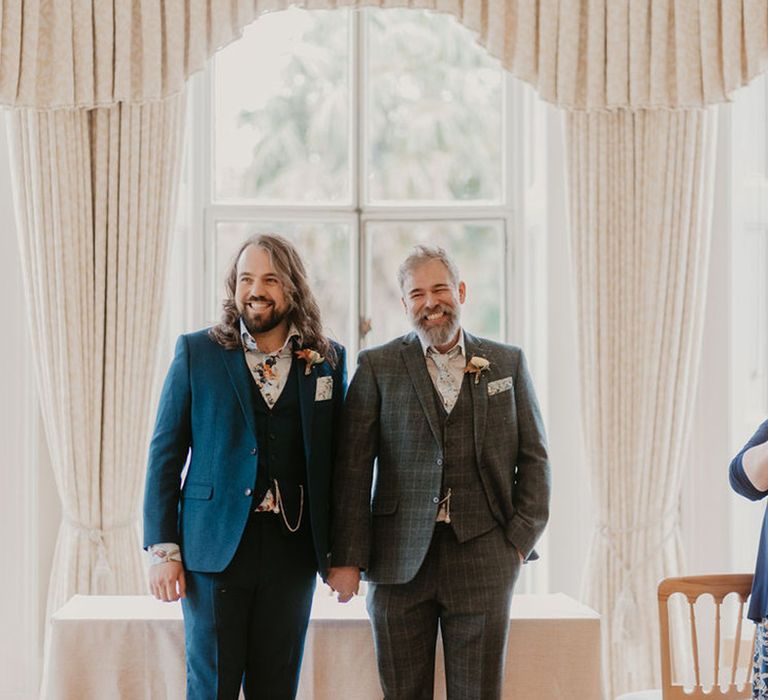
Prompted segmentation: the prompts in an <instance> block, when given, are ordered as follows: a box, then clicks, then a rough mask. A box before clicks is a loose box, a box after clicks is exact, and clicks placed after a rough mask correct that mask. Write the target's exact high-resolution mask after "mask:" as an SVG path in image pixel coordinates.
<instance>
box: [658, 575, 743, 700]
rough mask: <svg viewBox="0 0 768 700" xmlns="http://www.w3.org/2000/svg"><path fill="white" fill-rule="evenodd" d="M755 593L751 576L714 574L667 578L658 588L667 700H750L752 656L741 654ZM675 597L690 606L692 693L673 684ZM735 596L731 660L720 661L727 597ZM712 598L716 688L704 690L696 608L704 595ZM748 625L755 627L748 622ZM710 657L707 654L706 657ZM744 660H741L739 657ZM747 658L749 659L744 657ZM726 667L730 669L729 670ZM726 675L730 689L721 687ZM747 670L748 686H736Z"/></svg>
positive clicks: (665, 696) (663, 694)
mask: <svg viewBox="0 0 768 700" xmlns="http://www.w3.org/2000/svg"><path fill="white" fill-rule="evenodd" d="M751 590H752V574H712V575H705V576H680V577H675V578H666V579H664V580H663V581H662V582H661V583H660V584H659V588H658V598H659V629H660V636H661V687H662V696H663V698H664V700H698V699H701V700H704V699H706V700H712V698H720V699H725V698H727V699H728V700H737V699H741V698H751V697H752V689H751V679H752V654H751V652H750V653H742V654H740V649H741V647H742V644H741V635H742V623H743V621H744V612H745V604H746V602H747V598H748V597H749V594H750V591H751ZM675 593H681V594H683V596H684V597H685V600H686V601H687V604H688V617H689V627H690V629H689V632H690V642H691V652H692V654H691V655H692V660H693V677H694V678H695V685H694V687H693V689H692V690H690V689H689V690H688V691H687V692H686V689H685V688H684V686H683V685H679V684H676V685H673V683H672V654H671V642H670V634H669V632H670V626H669V612H670V611H669V599H670V596H672V595H673V594H675ZM730 593H735V594H736V597H737V600H738V614H737V617H736V622H735V626H736V629H735V630H734V634H733V645H732V646H733V650H732V653H727V654H725V656H728V657H730V658H721V650H722V649H723V646H724V645H723V644H722V639H723V636H722V630H721V626H722V606H723V600H724V599H725V597H726V596H727V595H728V594H730ZM707 594H708V595H711V596H712V598H713V599H714V605H713V610H714V620H713V621H712V622H713V624H714V649H712V651H713V655H712V657H713V660H714V669H713V673H714V675H713V678H714V685H713V687H711V688H708V689H705V688H704V686H703V685H702V671H703V668H702V666H701V664H700V659H701V658H702V656H703V655H702V653H701V652H702V649H701V648H700V647H699V638H700V635H699V633H698V631H697V620H696V610H695V607H694V604H695V603H696V601H697V599H698V598H699V597H700V596H702V595H707ZM747 624H752V623H751V622H750V621H747ZM750 649H754V634H753V636H752V646H751V647H750ZM706 656H708V654H707V655H706ZM740 656H741V657H742V658H739V657H740ZM745 656H746V657H747V658H746V659H745V658H744V657H745ZM726 664H727V666H726ZM725 669H728V671H727V680H728V685H727V687H723V686H721V685H720V683H719V682H718V681H722V678H723V671H724V670H725ZM739 669H746V677H745V682H743V684H742V685H741V686H738V685H737V678H736V675H737V671H738V670H739Z"/></svg>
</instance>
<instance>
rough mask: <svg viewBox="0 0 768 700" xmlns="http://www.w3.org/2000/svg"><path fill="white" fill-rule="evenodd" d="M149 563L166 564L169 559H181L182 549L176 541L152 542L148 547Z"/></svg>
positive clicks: (151, 564) (152, 564)
mask: <svg viewBox="0 0 768 700" xmlns="http://www.w3.org/2000/svg"><path fill="white" fill-rule="evenodd" d="M147 552H148V554H149V565H150V566H154V565H155V564H164V563H165V562H167V561H179V562H180V561H181V549H180V548H179V545H177V544H175V543H174V542H162V543H160V544H151V545H149V547H148V548H147Z"/></svg>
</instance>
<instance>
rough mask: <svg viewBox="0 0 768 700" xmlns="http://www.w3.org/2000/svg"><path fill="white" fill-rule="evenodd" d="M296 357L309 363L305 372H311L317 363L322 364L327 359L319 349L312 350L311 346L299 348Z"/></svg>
mask: <svg viewBox="0 0 768 700" xmlns="http://www.w3.org/2000/svg"><path fill="white" fill-rule="evenodd" d="M296 357H298V358H300V359H302V360H304V362H306V363H307V366H306V367H305V368H304V374H309V373H310V372H311V371H312V368H313V367H314V366H315V365H320V364H322V363H323V361H324V359H325V358H323V356H322V355H321V354H320V353H319V352H318V351H317V350H311V349H310V348H304V349H303V350H297V351H296Z"/></svg>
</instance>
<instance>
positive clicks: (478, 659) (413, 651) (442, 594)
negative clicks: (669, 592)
mask: <svg viewBox="0 0 768 700" xmlns="http://www.w3.org/2000/svg"><path fill="white" fill-rule="evenodd" d="M398 280H399V283H400V290H401V293H402V303H403V307H404V309H405V312H406V315H407V317H408V319H409V320H410V322H411V324H412V325H413V328H414V332H412V333H410V334H409V335H406V336H404V337H402V338H397V339H396V340H393V341H391V342H389V343H387V344H385V345H383V346H380V347H377V348H372V349H370V350H365V351H363V352H361V353H360V356H359V358H358V368H357V372H356V374H355V376H354V378H353V380H352V382H351V384H350V387H349V393H348V394H347V400H346V404H345V406H344V409H343V413H342V426H341V439H340V446H339V456H338V459H337V463H336V468H335V470H334V477H333V489H332V492H333V522H332V532H333V544H332V553H331V569H330V572H329V577H328V582H329V583H330V584H331V585H332V586H333V587H334V589H335V590H336V591H337V592H338V596H339V600H341V601H342V602H344V601H346V600H349V598H351V596H352V595H353V594H354V593H355V592H356V591H357V587H358V582H359V579H360V576H361V574H362V576H363V577H364V578H365V579H366V580H367V581H368V582H369V586H368V598H367V604H368V612H369V615H370V618H371V622H372V625H373V634H374V642H375V645H376V656H377V661H378V666H379V676H380V679H381V685H382V688H383V690H384V697H385V698H386V699H387V700H422V699H425V698H431V697H432V693H433V690H432V689H433V683H434V663H435V643H436V638H437V630H438V626H439V628H440V631H441V635H442V639H443V647H444V650H445V669H446V686H447V691H448V698H449V699H454V698H456V699H458V698H462V700H471V699H472V698H477V699H478V700H479V699H482V700H489V699H492V698H499V697H501V691H502V679H503V669H504V655H505V646H506V639H507V629H508V622H509V605H510V601H511V596H512V590H513V587H514V584H515V581H516V579H517V577H518V574H519V572H520V567H521V564H522V563H523V562H524V561H527V560H531V559H536V558H537V554H536V552H535V551H534V549H533V547H534V544H535V542H536V540H537V539H538V538H539V536H540V535H541V533H542V531H543V529H544V526H545V524H546V522H547V519H548V515H549V495H550V474H549V460H548V457H547V449H546V444H545V437H544V426H543V424H542V420H541V414H540V412H539V407H538V404H537V401H536V396H535V393H534V390H533V385H532V383H531V378H530V375H529V374H528V369H527V367H526V362H525V357H524V356H523V353H522V351H521V350H520V349H519V348H516V347H513V346H510V345H503V344H501V343H497V342H494V341H490V340H486V339H482V338H477V337H474V336H472V335H470V334H469V333H467V332H465V331H464V330H463V329H462V327H461V305H462V304H463V303H464V300H465V297H466V285H465V283H464V282H462V281H460V280H459V273H458V270H457V269H456V265H455V264H454V263H453V261H452V260H451V259H450V257H449V256H448V255H447V253H446V252H445V251H444V250H443V249H442V248H438V247H431V246H418V247H416V248H415V249H414V250H413V251H412V252H411V254H410V255H409V256H408V257H407V258H406V260H405V261H404V262H403V264H402V265H401V267H400V270H399V272H398ZM374 463H375V465H376V468H375V469H374ZM371 494H373V497H371Z"/></svg>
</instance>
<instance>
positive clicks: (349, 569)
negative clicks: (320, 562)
mask: <svg viewBox="0 0 768 700" xmlns="http://www.w3.org/2000/svg"><path fill="white" fill-rule="evenodd" d="M327 581H328V585H329V586H330V587H331V588H333V590H334V591H336V599H337V600H338V601H339V602H340V603H347V602H349V601H350V600H351V599H352V596H354V595H355V593H357V589H358V587H359V586H360V569H358V568H357V567H356V566H332V567H331V568H330V569H329V570H328V579H327Z"/></svg>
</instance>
